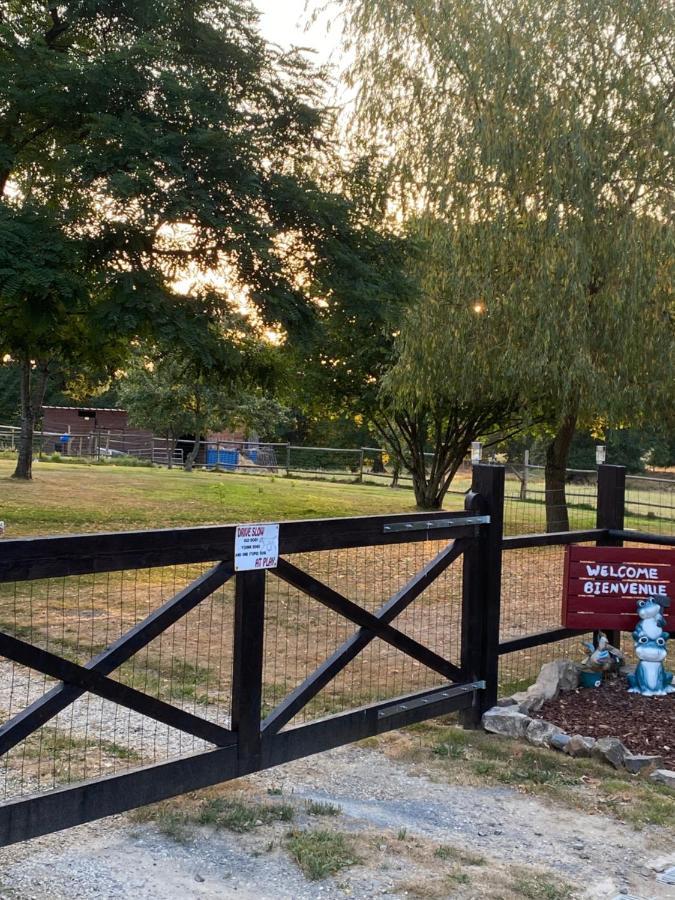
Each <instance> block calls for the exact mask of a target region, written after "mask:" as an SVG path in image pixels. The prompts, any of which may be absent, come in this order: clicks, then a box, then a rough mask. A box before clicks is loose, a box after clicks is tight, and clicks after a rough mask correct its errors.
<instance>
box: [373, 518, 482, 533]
mask: <svg viewBox="0 0 675 900" xmlns="http://www.w3.org/2000/svg"><path fill="white" fill-rule="evenodd" d="M489 524H490V516H463V517H462V518H456V519H430V520H429V521H427V522H424V521H422V520H420V521H416V522H393V523H392V524H391V525H385V526H384V528H383V529H382V530H383V531H384V533H385V534H390V533H391V532H394V531H434V530H435V529H439V528H456V527H457V526H461V525H489Z"/></svg>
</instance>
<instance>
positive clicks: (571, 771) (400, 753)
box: [380, 721, 675, 828]
mask: <svg viewBox="0 0 675 900" xmlns="http://www.w3.org/2000/svg"><path fill="white" fill-rule="evenodd" d="M380 749H381V750H382V751H383V752H384V753H386V754H387V755H388V756H390V757H392V758H394V759H398V760H405V761H408V762H412V763H414V764H417V765H423V766H424V768H425V771H427V772H428V773H429V774H430V775H431V776H432V777H434V778H436V779H442V780H443V781H446V782H449V783H451V784H462V785H467V784H470V785H474V786H480V785H485V784H486V783H487V784H492V785H508V786H510V787H513V788H515V789H516V790H518V791H521V792H523V793H529V794H533V795H536V796H542V797H546V798H547V799H550V800H553V801H554V802H557V803H560V804H562V805H564V806H568V807H571V808H573V809H580V810H585V811H588V798H589V788H590V789H591V790H592V792H593V796H594V797H595V803H596V811H598V812H603V813H606V814H609V815H612V816H614V817H616V818H617V819H619V820H620V821H624V822H628V823H629V824H631V825H633V826H634V827H635V828H643V827H646V826H649V825H656V826H662V827H665V828H673V827H675V792H674V791H671V790H669V789H668V788H667V787H665V786H663V785H658V784H653V783H651V782H648V781H646V780H643V779H638V778H635V777H634V776H631V775H629V774H628V773H625V774H623V773H621V772H616V771H615V770H613V769H612V768H610V767H609V766H608V765H606V764H604V763H602V762H600V761H598V760H594V759H572V758H570V757H568V756H565V755H564V754H562V753H558V752H556V751H553V750H544V749H539V748H534V747H531V746H530V745H529V744H526V743H525V742H521V741H512V740H509V739H507V738H503V737H500V736H498V735H491V734H486V733H485V732H483V731H464V730H463V729H461V728H459V727H456V726H449V725H447V724H445V725H444V724H442V723H440V722H438V721H436V722H426V723H423V724H421V725H417V726H413V727H412V728H410V729H406V730H404V731H401V732H396V733H395V734H393V735H391V737H388V738H386V739H383V740H381V742H380Z"/></svg>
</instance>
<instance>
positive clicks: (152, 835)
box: [0, 747, 675, 900]
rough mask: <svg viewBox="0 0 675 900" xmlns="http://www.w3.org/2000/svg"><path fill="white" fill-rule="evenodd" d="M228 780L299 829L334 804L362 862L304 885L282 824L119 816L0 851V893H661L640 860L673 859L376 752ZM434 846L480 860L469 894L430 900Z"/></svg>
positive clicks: (272, 898) (665, 843) (659, 842)
mask: <svg viewBox="0 0 675 900" xmlns="http://www.w3.org/2000/svg"><path fill="white" fill-rule="evenodd" d="M242 786H244V787H245V789H246V790H247V791H248V792H250V793H251V794H252V795H253V796H256V795H259V796H260V798H261V799H269V798H268V790H270V789H273V790H274V792H275V793H276V792H278V791H279V790H282V791H283V796H284V799H285V800H286V801H287V802H291V803H293V804H294V806H295V807H296V809H297V810H298V813H297V822H296V824H297V825H298V826H299V827H302V826H303V825H305V824H308V822H309V820H308V818H307V815H306V813H305V812H304V810H305V801H306V800H308V799H314V800H325V801H330V802H332V803H335V804H339V805H340V806H341V807H342V813H341V815H340V816H339V817H338V819H337V824H336V825H335V827H339V828H340V829H341V830H342V831H344V832H349V833H351V835H352V836H353V838H354V840H355V841H358V842H359V843H360V845H361V846H362V847H363V848H365V852H364V854H363V858H364V862H363V864H360V865H356V866H354V867H352V868H350V869H346V870H343V871H342V872H341V873H339V874H338V875H337V876H335V877H333V878H329V879H327V880H326V881H321V882H309V881H307V880H306V879H305V878H304V876H303V875H302V874H301V872H300V871H299V869H298V868H297V867H296V865H295V863H294V862H292V860H291V859H290V858H289V856H288V855H287V853H286V852H285V850H284V849H283V847H282V841H283V834H284V833H285V831H286V830H287V829H288V826H287V825H286V826H284V825H283V824H280V823H277V824H275V825H269V826H268V825H265V826H261V827H260V828H256V829H254V831H253V832H251V833H249V834H244V835H237V834H231V833H229V832H219V833H217V834H214V833H212V832H210V831H208V830H206V829H199V830H197V831H196V832H195V833H194V834H193V835H192V836H191V837H190V838H189V839H188V840H187V841H185V842H177V841H175V840H173V839H171V838H168V837H166V836H164V835H162V834H161V833H160V832H159V831H158V830H157V829H156V828H155V827H154V826H153V825H138V824H134V823H133V822H131V821H130V820H129V819H127V818H125V817H122V816H120V817H116V818H113V819H109V820H106V821H105V822H99V823H95V824H93V825H86V826H81V827H79V828H74V829H71V830H69V831H66V832H63V833H61V834H56V835H51V836H49V837H46V838H39V839H36V840H34V841H32V842H29V843H27V844H23V845H18V846H15V847H9V848H6V849H4V850H0V897H2V898H7V900H10V898H11V900H93V898H96V900H101V898H106V900H108V898H109V900H131V898H133V900H186V898H200V900H201V898H216V897H218V898H239V900H249V898H250V900H291V898H292V900H318V898H327V900H333V898H336V900H337V898H345V897H352V898H364V900H367V898H374V897H382V896H385V895H386V896H389V897H393V898H397V897H414V896H417V897H424V896H427V897H443V896H446V897H458V898H459V897H461V898H470V897H476V898H479V897H483V896H487V895H488V894H486V892H485V891H486V888H485V885H486V884H487V885H491V884H492V883H494V884H498V883H499V882H500V879H501V878H502V876H503V873H504V872H505V871H506V870H508V869H510V868H512V867H514V866H523V867H525V866H527V867H535V868H536V869H539V870H541V871H546V872H548V873H549V875H550V876H551V878H552V879H553V880H554V881H555V880H556V879H560V882H561V883H562V882H565V883H572V884H575V885H577V886H578V888H579V896H580V897H581V896H583V897H586V898H603V897H607V898H614V897H617V895H620V894H621V895H623V896H624V897H626V896H633V897H638V898H641V900H666V898H670V900H673V897H674V896H675V889H673V888H672V887H671V888H669V887H666V886H665V885H661V884H659V883H658V882H657V880H656V875H655V871H654V869H653V868H652V869H650V868H649V867H648V865H647V864H648V863H649V862H651V861H653V860H654V858H655V857H661V868H662V867H663V866H664V865H665V864H666V863H668V864H670V865H675V849H674V848H673V841H672V835H671V834H668V833H666V832H665V831H659V830H658V829H653V830H645V831H642V832H636V831H634V830H633V829H632V828H630V827H628V826H626V825H623V824H621V823H619V822H617V821H616V820H613V819H609V818H606V817H604V816H602V815H598V814H595V815H585V814H583V813H579V812H578V811H572V810H567V809H565V808H562V807H557V806H556V807H552V806H551V805H550V804H547V803H545V802H543V801H541V800H538V799H536V798H532V797H528V796H526V795H523V794H520V793H518V792H517V791H515V790H511V789H510V788H480V787H471V786H466V787H463V786H456V785H448V784H442V783H437V782H435V781H433V780H432V778H431V773H430V772H428V771H426V770H425V769H424V768H419V767H415V766H414V765H413V764H409V763H402V762H398V761H394V760H391V759H389V758H388V757H387V756H385V755H384V754H383V753H381V752H380V751H378V750H374V749H367V748H364V747H348V748H340V749H339V750H335V751H331V752H328V753H324V754H322V755H320V756H316V757H313V758H310V759H307V760H300V761H297V762H294V763H289V764H287V765H285V766H283V767H280V768H278V769H275V770H271V771H269V772H265V773H261V774H258V775H255V776H252V777H250V778H248V779H244V780H243V781H242ZM303 817H304V818H303ZM312 824H313V825H314V826H315V827H316V824H317V823H316V821H314V822H313V823H312ZM321 824H323V823H321ZM331 824H333V823H331ZM402 836H403V837H402ZM439 845H452V846H453V847H458V848H463V849H464V850H466V851H470V852H472V853H474V854H476V853H479V854H481V855H482V856H484V857H485V859H486V863H487V865H486V866H484V867H483V868H482V869H481V879H482V881H481V882H480V884H482V885H483V887H480V886H474V887H471V886H467V885H457V887H456V889H453V888H447V890H448V891H449V892H448V893H437V892H436V893H434V891H435V890H436V887H435V886H436V885H437V883H438V875H439V867H440V865H441V864H440V863H438V861H433V853H431V852H427V851H429V848H432V847H438V846H439ZM430 860H431V861H430ZM657 868H658V867H657ZM425 885H427V886H428V890H427V888H426V887H425ZM425 891H426V892H425ZM492 896H496V897H499V896H502V895H501V894H499V893H496V894H493V895H492ZM504 896H509V897H511V896H517V894H516V895H513V894H508V893H507V894H506V895H504ZM542 896H544V895H542Z"/></svg>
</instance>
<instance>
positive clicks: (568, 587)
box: [562, 544, 675, 631]
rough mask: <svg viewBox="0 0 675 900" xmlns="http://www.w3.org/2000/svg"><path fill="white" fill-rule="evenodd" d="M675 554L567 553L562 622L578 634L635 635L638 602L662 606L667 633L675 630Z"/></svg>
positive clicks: (627, 550) (573, 548)
mask: <svg viewBox="0 0 675 900" xmlns="http://www.w3.org/2000/svg"><path fill="white" fill-rule="evenodd" d="M673 597H675V552H673V551H672V550H670V549H667V548H664V549H658V550H654V549H649V550H645V549H641V548H635V549H634V548H632V547H582V546H580V545H574V544H573V545H570V546H568V547H567V551H566V555H565V584H564V589H563V605H562V622H563V625H564V626H565V627H566V628H577V629H579V631H613V630H615V631H633V629H634V628H635V626H636V625H637V623H638V621H639V619H638V614H637V612H636V610H637V605H638V601H640V600H655V601H656V602H657V603H660V604H661V606H662V607H663V614H664V616H665V618H666V622H667V623H668V625H670V628H668V625H666V630H670V631H675V613H673V612H672V610H671V608H670V604H671V599H672V598H673Z"/></svg>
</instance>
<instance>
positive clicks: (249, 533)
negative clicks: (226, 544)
mask: <svg viewBox="0 0 675 900" xmlns="http://www.w3.org/2000/svg"><path fill="white" fill-rule="evenodd" d="M278 561H279V525H278V524H277V525H237V530H236V532H235V536H234V570H235V572H250V571H251V570H253V569H274V568H276V565H277V563H278Z"/></svg>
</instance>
